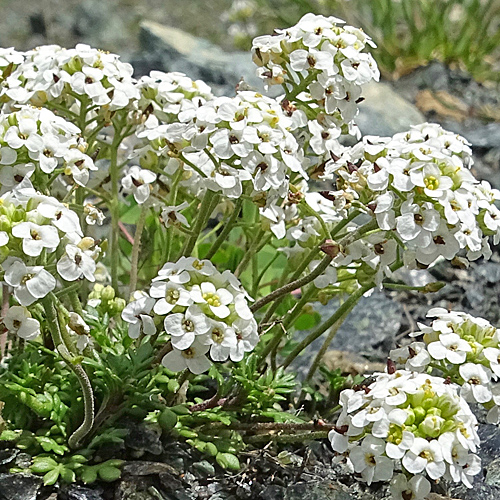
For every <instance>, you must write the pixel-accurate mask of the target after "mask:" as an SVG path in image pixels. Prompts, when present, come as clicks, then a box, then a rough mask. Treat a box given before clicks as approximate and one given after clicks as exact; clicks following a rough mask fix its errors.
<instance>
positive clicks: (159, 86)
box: [137, 71, 213, 128]
mask: <svg viewBox="0 0 500 500" xmlns="http://www.w3.org/2000/svg"><path fill="white" fill-rule="evenodd" d="M137 88H138V89H139V92H140V96H139V101H138V108H139V110H140V111H141V112H142V113H143V115H145V116H146V118H147V121H146V124H145V125H146V127H147V128H154V127H155V126H157V125H158V124H159V123H158V122H161V123H164V124H167V123H173V122H180V123H186V122H189V121H190V120H192V119H193V118H194V117H195V116H196V110H197V108H199V107H200V106H202V105H203V104H205V103H206V102H207V101H210V100H211V99H213V94H212V90H211V88H210V87H209V86H208V85H207V84H206V83H205V82H203V81H201V80H191V78H189V77H188V76H186V75H185V74H184V73H179V72H171V73H164V72H163V71H151V73H150V74H149V75H147V76H143V77H141V78H140V79H139V80H138V82H137ZM152 117H154V118H156V119H157V122H156V123H155V120H154V118H152ZM148 122H149V123H148Z"/></svg>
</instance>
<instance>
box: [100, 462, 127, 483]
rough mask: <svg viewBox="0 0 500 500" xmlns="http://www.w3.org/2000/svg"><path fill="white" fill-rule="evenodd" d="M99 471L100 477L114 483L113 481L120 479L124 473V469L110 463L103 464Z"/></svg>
mask: <svg viewBox="0 0 500 500" xmlns="http://www.w3.org/2000/svg"><path fill="white" fill-rule="evenodd" d="M97 471H98V474H99V477H100V478H101V479H102V480H103V481H106V482H107V483H112V482H113V481H116V480H117V479H120V477H121V475H122V471H121V470H120V469H119V468H118V467H112V466H110V465H105V466H101V467H99V468H98V470H97Z"/></svg>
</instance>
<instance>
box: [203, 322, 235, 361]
mask: <svg viewBox="0 0 500 500" xmlns="http://www.w3.org/2000/svg"><path fill="white" fill-rule="evenodd" d="M209 325H210V329H209V330H208V336H209V339H210V342H211V346H210V357H211V358H212V359H213V360H214V361H226V360H227V359H228V358H229V354H230V352H231V349H232V348H234V347H236V334H235V332H234V330H233V329H232V328H230V327H228V326H227V325H226V324H225V323H222V322H220V321H214V320H209Z"/></svg>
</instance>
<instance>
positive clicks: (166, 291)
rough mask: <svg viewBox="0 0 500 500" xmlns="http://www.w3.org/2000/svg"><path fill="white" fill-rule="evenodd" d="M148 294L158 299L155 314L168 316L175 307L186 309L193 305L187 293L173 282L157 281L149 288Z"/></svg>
mask: <svg viewBox="0 0 500 500" xmlns="http://www.w3.org/2000/svg"><path fill="white" fill-rule="evenodd" d="M186 274H187V275H188V276H189V274H188V273H186ZM150 294H151V297H154V298H159V299H160V300H159V301H158V302H156V304H155V305H154V312H155V313H156V314H168V313H169V312H170V311H171V310H172V309H173V308H174V307H176V306H183V307H187V306H189V305H190V304H192V303H193V300H192V299H191V295H190V294H189V292H188V291H187V290H186V289H185V288H184V287H183V286H181V285H178V284H177V283H175V282H174V283H166V282H163V281H157V282H155V283H153V285H152V286H151V290H150Z"/></svg>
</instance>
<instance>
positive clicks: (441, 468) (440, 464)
mask: <svg viewBox="0 0 500 500" xmlns="http://www.w3.org/2000/svg"><path fill="white" fill-rule="evenodd" d="M403 466H404V468H405V469H406V470H407V471H408V472H410V473H412V474H418V473H420V472H422V471H423V470H425V471H426V472H427V474H429V477H430V478H431V479H439V478H440V477H442V476H443V475H444V473H445V472H446V464H445V462H444V459H443V453H442V450H441V445H440V444H439V443H438V441H437V440H432V441H427V440H426V439H423V438H421V437H417V438H415V440H414V441H413V445H412V446H411V448H410V450H409V451H408V452H407V453H406V455H405V456H404V457H403Z"/></svg>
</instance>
